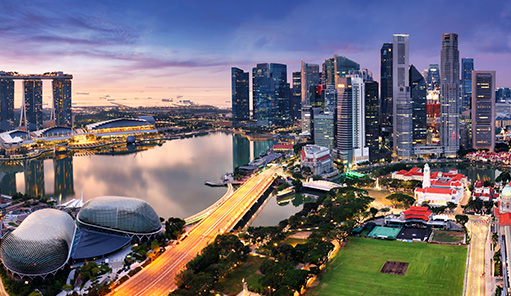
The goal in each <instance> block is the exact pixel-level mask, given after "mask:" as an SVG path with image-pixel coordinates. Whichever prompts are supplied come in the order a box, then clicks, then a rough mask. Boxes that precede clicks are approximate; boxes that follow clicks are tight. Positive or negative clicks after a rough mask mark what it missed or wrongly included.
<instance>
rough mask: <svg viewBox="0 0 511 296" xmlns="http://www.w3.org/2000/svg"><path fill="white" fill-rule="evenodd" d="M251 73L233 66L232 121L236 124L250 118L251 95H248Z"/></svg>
mask: <svg viewBox="0 0 511 296" xmlns="http://www.w3.org/2000/svg"><path fill="white" fill-rule="evenodd" d="M248 84H249V74H248V72H244V71H243V70H241V69H239V68H235V67H233V68H231V86H232V100H231V103H232V121H233V123H234V124H236V123H238V122H240V121H247V120H249V119H250V112H249V95H248V89H249V87H248Z"/></svg>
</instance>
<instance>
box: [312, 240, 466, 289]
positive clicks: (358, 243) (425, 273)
mask: <svg viewBox="0 0 511 296" xmlns="http://www.w3.org/2000/svg"><path fill="white" fill-rule="evenodd" d="M466 255H467V248H466V247H464V246H450V245H434V244H426V243H418V242H414V243H405V242H400V241H385V240H376V239H366V238H358V237H350V239H349V242H348V243H347V244H346V247H344V248H343V249H341V250H340V252H339V253H338V254H337V256H336V257H335V258H334V259H333V260H332V261H331V262H330V263H329V264H328V266H327V269H326V272H325V273H324V274H323V275H322V277H321V279H320V283H319V285H318V286H317V287H314V288H312V289H310V290H309V291H308V292H307V293H306V295H309V296H341V295H343V296H344V295H346V296H350V295H403V296H404V295H407V296H408V295H432V296H433V295H439V296H440V295H441V296H446V295H461V294H462V290H463V277H464V272H465V263H466ZM388 260H390V261H401V262H408V263H409V265H408V269H407V271H406V274H405V275H394V274H385V273H381V272H380V270H381V269H382V267H383V265H384V264H385V262H386V261H388Z"/></svg>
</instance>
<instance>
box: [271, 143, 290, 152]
mask: <svg viewBox="0 0 511 296" xmlns="http://www.w3.org/2000/svg"><path fill="white" fill-rule="evenodd" d="M292 150H293V145H281V144H278V145H277V144H276V145H273V151H277V152H287V151H292Z"/></svg>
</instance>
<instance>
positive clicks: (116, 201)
mask: <svg viewBox="0 0 511 296" xmlns="http://www.w3.org/2000/svg"><path fill="white" fill-rule="evenodd" d="M77 221H78V222H79V223H81V224H83V225H86V226H92V227H96V228H100V229H106V230H113V231H118V232H123V233H126V234H130V235H148V234H154V233H157V232H159V231H160V230H161V229H162V226H161V223H160V219H159V217H158V215H157V214H156V212H155V211H154V209H153V208H152V207H151V206H150V205H149V204H148V203H147V202H145V201H143V200H141V199H138V198H130V197H122V196H100V197H96V198H94V199H91V200H89V201H87V202H86V203H85V204H84V205H83V207H82V208H81V210H80V212H78V216H77Z"/></svg>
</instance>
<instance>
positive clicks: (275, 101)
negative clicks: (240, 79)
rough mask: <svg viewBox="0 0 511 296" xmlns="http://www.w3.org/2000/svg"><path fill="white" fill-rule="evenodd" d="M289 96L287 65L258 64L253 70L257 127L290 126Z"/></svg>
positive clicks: (254, 108) (253, 98)
mask: <svg viewBox="0 0 511 296" xmlns="http://www.w3.org/2000/svg"><path fill="white" fill-rule="evenodd" d="M289 95H290V92H289V84H288V83H287V66H286V65H283V64H273V63H272V64H257V66H256V67H255V68H253V69H252V101H253V102H252V103H253V113H254V120H256V121H257V126H271V125H287V124H289V122H290V115H289Z"/></svg>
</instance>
